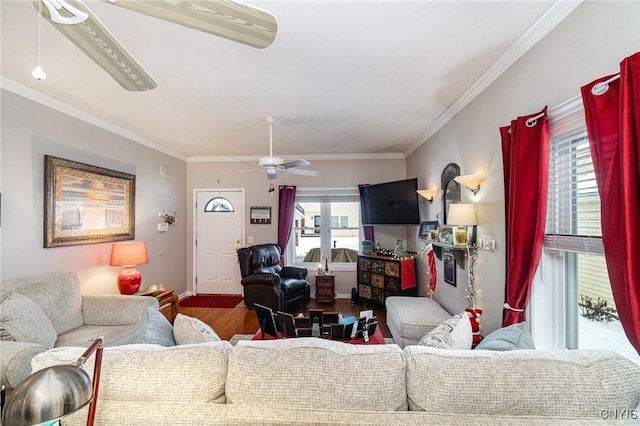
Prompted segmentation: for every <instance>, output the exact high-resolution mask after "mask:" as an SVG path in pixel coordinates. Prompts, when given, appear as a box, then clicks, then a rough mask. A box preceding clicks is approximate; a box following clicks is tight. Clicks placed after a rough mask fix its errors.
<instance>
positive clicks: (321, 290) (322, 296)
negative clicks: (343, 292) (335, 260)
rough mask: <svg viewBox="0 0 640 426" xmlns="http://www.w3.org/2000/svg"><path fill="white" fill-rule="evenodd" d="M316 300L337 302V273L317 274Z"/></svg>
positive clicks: (319, 301) (318, 301)
mask: <svg viewBox="0 0 640 426" xmlns="http://www.w3.org/2000/svg"><path fill="white" fill-rule="evenodd" d="M316 302H317V303H333V302H335V275H333V274H325V275H316Z"/></svg>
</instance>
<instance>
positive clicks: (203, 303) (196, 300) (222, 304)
mask: <svg viewBox="0 0 640 426" xmlns="http://www.w3.org/2000/svg"><path fill="white" fill-rule="evenodd" d="M243 300H244V298H243V297H242V296H207V295H197V296H190V297H187V298H186V299H184V300H181V301H180V307H181V308H235V307H236V306H238V304H239V303H240V302H242V301H243Z"/></svg>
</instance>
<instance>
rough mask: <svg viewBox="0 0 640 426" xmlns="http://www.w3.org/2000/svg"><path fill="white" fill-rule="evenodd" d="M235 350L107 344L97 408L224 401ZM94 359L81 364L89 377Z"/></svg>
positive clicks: (45, 360)
mask: <svg viewBox="0 0 640 426" xmlns="http://www.w3.org/2000/svg"><path fill="white" fill-rule="evenodd" d="M87 346H88V345H87ZM232 348H233V346H231V343H229V342H227V341H219V342H208V343H202V344H199V345H182V346H171V347H165V346H160V345H146V344H136V345H124V346H115V347H108V348H104V352H103V357H102V371H101V375H100V397H99V399H98V406H100V401H105V400H115V401H143V402H146V401H154V402H155V403H157V404H159V405H160V404H163V403H164V404H169V405H170V404H173V403H174V402H190V403H198V402H203V403H220V404H224V403H225V395H224V388H225V381H226V377H227V360H228V356H229V352H230V351H231V349H232ZM85 350H86V347H67V348H54V349H51V350H49V351H47V352H44V353H41V354H39V355H36V356H35V357H34V358H33V360H32V362H31V366H32V369H33V371H34V372H35V371H38V370H41V369H43V368H45V367H49V366H51V365H56V364H63V363H70V362H73V361H75V360H76V359H78V358H79V357H80V355H82V353H83V352H84V351H85ZM94 357H95V355H92V356H91V357H89V359H88V360H87V362H86V363H85V364H84V366H83V368H84V369H85V370H86V371H87V373H88V374H89V375H90V376H92V375H93V367H94V363H95V358H94ZM85 413H86V412H85ZM176 415H178V414H176ZM84 420H86V414H85V416H84Z"/></svg>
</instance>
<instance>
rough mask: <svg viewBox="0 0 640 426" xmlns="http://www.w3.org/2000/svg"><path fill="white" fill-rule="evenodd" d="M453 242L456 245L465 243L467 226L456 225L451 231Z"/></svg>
mask: <svg viewBox="0 0 640 426" xmlns="http://www.w3.org/2000/svg"><path fill="white" fill-rule="evenodd" d="M453 235H454V244H455V245H457V246H464V245H466V244H467V228H465V227H464V226H458V227H456V229H455V230H454V231H453Z"/></svg>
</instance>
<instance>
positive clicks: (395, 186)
mask: <svg viewBox="0 0 640 426" xmlns="http://www.w3.org/2000/svg"><path fill="white" fill-rule="evenodd" d="M417 190H418V178H412V179H405V180H398V181H393V182H385V183H378V184H374V185H365V186H361V187H360V211H361V213H362V224H363V225H419V224H420V207H419V204H418V193H417V192H416V191H417Z"/></svg>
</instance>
